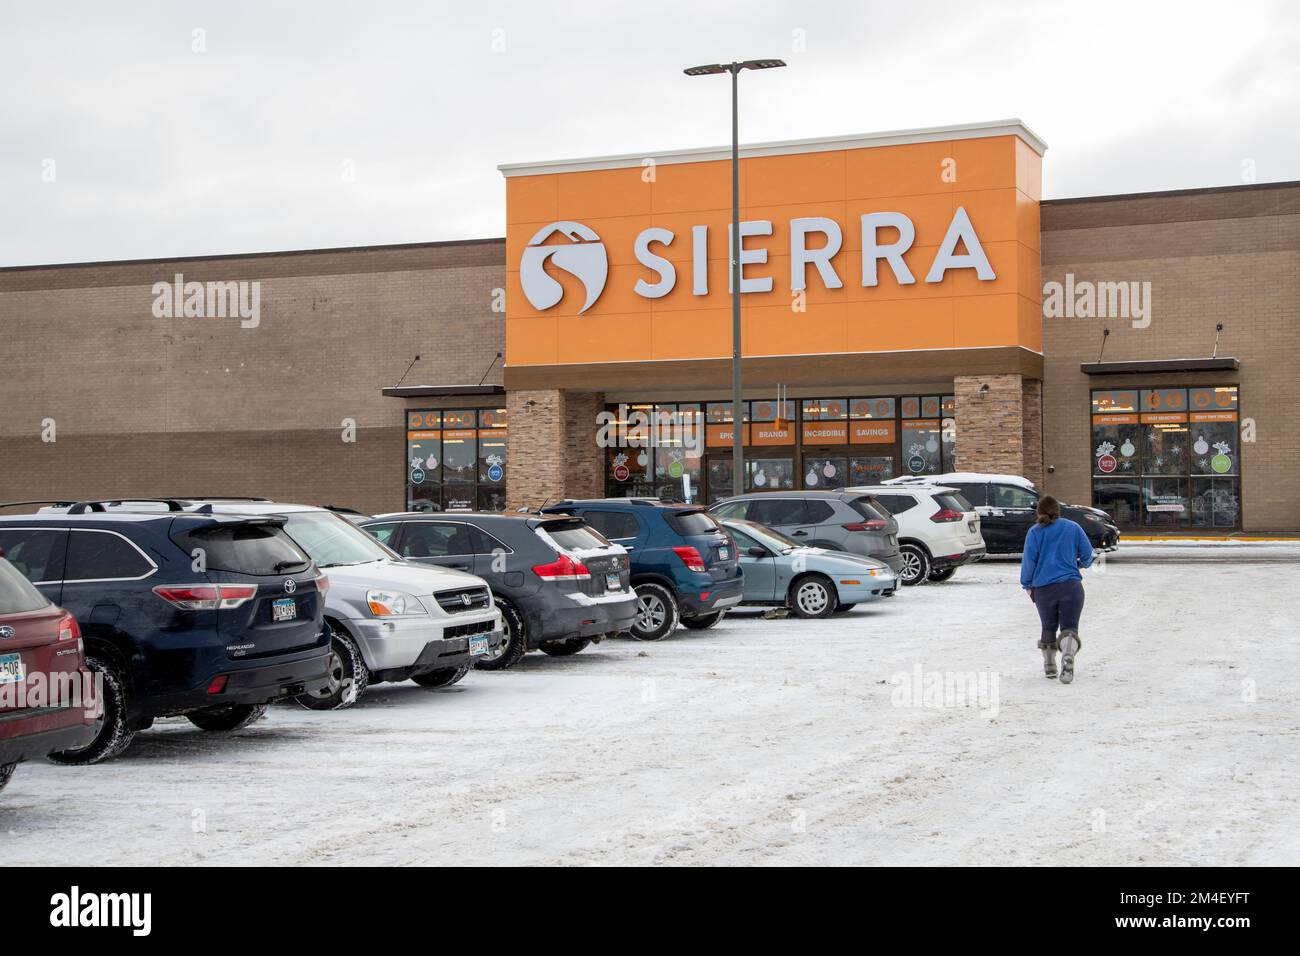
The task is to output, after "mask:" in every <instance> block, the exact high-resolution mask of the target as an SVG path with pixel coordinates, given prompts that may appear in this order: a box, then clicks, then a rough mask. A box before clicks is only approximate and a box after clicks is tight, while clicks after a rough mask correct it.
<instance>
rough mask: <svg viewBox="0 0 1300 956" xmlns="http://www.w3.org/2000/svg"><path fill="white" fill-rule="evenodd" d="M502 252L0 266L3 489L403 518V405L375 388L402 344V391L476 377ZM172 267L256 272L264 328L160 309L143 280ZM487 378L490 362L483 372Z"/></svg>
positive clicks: (441, 246) (161, 277) (489, 346)
mask: <svg viewBox="0 0 1300 956" xmlns="http://www.w3.org/2000/svg"><path fill="white" fill-rule="evenodd" d="M503 259H504V243H503V242H502V241H501V240H482V241H475V242H457V243H426V244H419V245H412V246H390V247H385V248H377V249H352V250H334V251H323V252H302V253H284V254H269V255H252V256H230V257H217V258H206V259H188V260H176V261H157V262H131V263H104V264H90V265H70V266H55V267H46V268H24V269H6V270H0V335H3V339H4V342H5V355H6V363H5V366H6V367H5V374H4V375H2V376H0V460H3V461H4V462H5V467H4V468H3V469H0V500H12V499H19V498H22V499H26V498H80V497H97V496H115V495H162V494H185V493H190V494H243V495H264V496H268V497H276V498H282V499H286V500H290V501H307V502H314V503H336V504H341V505H350V506H353V507H357V508H361V509H363V510H368V511H382V510H396V509H399V508H401V507H403V506H404V501H405V493H404V484H403V474H404V470H403V467H402V459H403V456H404V445H403V418H402V411H403V408H402V402H401V401H400V400H399V399H394V398H387V397H384V396H383V395H381V393H380V389H381V388H383V387H384V386H389V385H393V384H394V383H395V382H396V381H397V379H398V378H399V377H400V376H401V374H402V372H403V371H404V370H405V369H406V366H407V364H408V363H409V362H410V361H411V359H412V357H413V356H414V355H415V354H416V353H419V354H420V356H421V360H420V362H419V363H417V364H416V366H415V367H414V368H413V369H412V370H411V373H410V374H409V375H408V376H407V383H408V384H410V383H414V382H418V383H429V384H459V383H464V382H470V383H474V382H477V381H478V380H479V378H480V376H481V375H482V374H483V372H484V371H485V370H486V369H487V367H488V363H489V362H490V361H491V360H492V356H493V355H494V354H495V353H496V352H497V351H498V350H500V349H502V348H503V347H504V335H503V321H502V315H501V313H500V312H494V311H493V308H494V304H495V305H497V306H498V307H499V302H500V294H499V293H495V290H499V289H501V288H502V287H503V286H504V282H505V269H504V261H503ZM176 273H182V274H183V275H184V276H185V279H186V281H201V282H207V281H224V280H249V281H252V280H257V281H260V283H261V309H260V311H261V320H260V324H259V325H258V326H257V327H256V328H241V327H240V323H239V320H238V319H233V318H161V319H160V318H155V316H154V315H153V312H152V305H153V302H154V298H155V296H154V294H153V292H152V290H151V287H152V285H153V284H154V283H155V282H159V281H164V282H171V281H172V280H173V276H174V275H175V274H176ZM494 294H495V298H494ZM501 377H502V370H501V366H500V363H498V364H497V366H496V367H495V368H494V369H493V371H492V372H491V373H490V374H489V375H488V378H487V381H488V382H489V383H493V382H495V383H500V382H501ZM46 419H52V420H53V421H54V424H55V428H56V432H55V435H56V439H57V440H56V441H55V442H53V443H48V442H44V441H42V422H43V421H45V420H46ZM349 421H350V422H355V425H356V428H355V439H356V440H355V441H354V442H346V441H344V440H343V439H344V434H345V428H346V422H349Z"/></svg>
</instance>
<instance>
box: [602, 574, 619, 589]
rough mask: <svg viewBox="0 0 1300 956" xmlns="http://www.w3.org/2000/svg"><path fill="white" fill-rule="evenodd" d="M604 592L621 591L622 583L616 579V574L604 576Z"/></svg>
mask: <svg viewBox="0 0 1300 956" xmlns="http://www.w3.org/2000/svg"><path fill="white" fill-rule="evenodd" d="M605 590H606V591H621V590H623V582H622V581H620V580H619V579H618V575H617V574H607V575H605Z"/></svg>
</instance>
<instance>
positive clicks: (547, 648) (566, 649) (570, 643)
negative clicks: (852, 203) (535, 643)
mask: <svg viewBox="0 0 1300 956" xmlns="http://www.w3.org/2000/svg"><path fill="white" fill-rule="evenodd" d="M590 643H591V638H589V637H571V638H569V639H568V640H567V641H551V642H550V643H549V644H543V645H542V646H541V652H542V653H543V654H549V655H551V657H572V656H573V655H574V654H576V653H578V651H580V650H582V649H583V648H584V647H586V646H587V645H588V644H590Z"/></svg>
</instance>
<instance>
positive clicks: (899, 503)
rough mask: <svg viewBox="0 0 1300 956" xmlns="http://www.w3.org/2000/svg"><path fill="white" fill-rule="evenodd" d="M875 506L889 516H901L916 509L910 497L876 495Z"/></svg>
mask: <svg viewBox="0 0 1300 956" xmlns="http://www.w3.org/2000/svg"><path fill="white" fill-rule="evenodd" d="M876 504H878V505H880V506H882V507H883V508H884V509H885V510H886V511H888V512H889V513H890V514H894V515H901V514H903V513H904V512H905V511H910V510H911V509H912V508H915V507H916V499H915V498H914V497H912V496H911V495H876ZM859 514H861V512H859Z"/></svg>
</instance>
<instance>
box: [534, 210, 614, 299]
mask: <svg viewBox="0 0 1300 956" xmlns="http://www.w3.org/2000/svg"><path fill="white" fill-rule="evenodd" d="M557 232H558V233H559V234H560V235H562V236H564V237H565V238H567V239H568V240H569V242H570V243H571V245H567V246H565V245H555V246H543V245H542V243H543V242H545V241H546V240H547V239H549V238H550V237H551V236H553V235H554V234H555V233H557ZM547 259H550V260H551V261H552V262H554V263H555V265H557V266H558V267H559V268H561V269H563V270H564V271H565V272H567V273H569V274H570V275H572V276H575V277H576V278H577V279H578V280H579V281H581V282H582V286H583V289H584V290H585V291H586V296H587V300H586V301H585V302H584V303H583V304H582V308H581V309H579V310H578V314H579V315H581V314H582V313H583V312H586V311H587V310H588V309H590V308H591V307H592V306H593V305H595V303H596V300H597V299H599V298H600V294H601V293H602V292H604V291H605V280H606V279H607V278H608V277H609V256H608V255H607V254H606V253H605V244H604V243H603V242H601V241H600V236H598V235H596V233H595V232H594V231H592V230H591V229H590V228H588V227H587V226H584V225H583V224H582V223H580V222H569V221H567V220H564V221H561V222H553V223H551V224H550V225H549V226H545V227H543V228H541V229H539V230H537V233H536V234H535V235H534V236H533V238H532V239H530V240H529V241H528V248H527V249H525V250H524V258H523V261H522V262H521V263H520V266H519V282H520V284H521V285H522V286H523V287H524V295H525V296H526V297H527V298H528V301H529V302H531V303H532V304H533V308H534V309H537V310H538V311H539V312H542V311H545V310H546V309H549V308H550V307H551V306H553V305H555V303H557V302H559V301H560V299H562V298H564V287H563V286H562V285H560V284H559V283H558V282H556V281H555V280H554V279H552V278H551V277H550V276H549V275H547V274H546V270H545V269H543V268H542V265H543V263H545V262H546V260H547Z"/></svg>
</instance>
